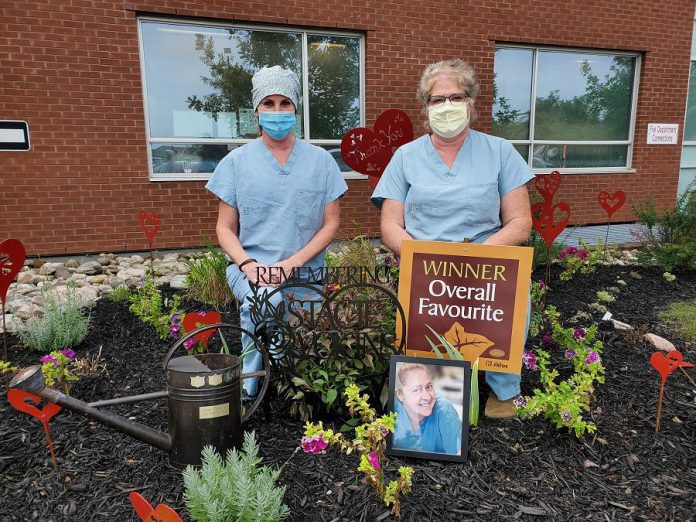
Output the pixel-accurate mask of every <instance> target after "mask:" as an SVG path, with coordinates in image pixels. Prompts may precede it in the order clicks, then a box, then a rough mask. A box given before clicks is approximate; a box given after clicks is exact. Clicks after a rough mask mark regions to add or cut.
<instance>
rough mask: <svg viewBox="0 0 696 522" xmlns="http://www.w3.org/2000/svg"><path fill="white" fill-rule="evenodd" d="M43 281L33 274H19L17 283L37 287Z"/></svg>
mask: <svg viewBox="0 0 696 522" xmlns="http://www.w3.org/2000/svg"><path fill="white" fill-rule="evenodd" d="M39 281H41V278H40V276H38V275H36V274H33V273H32V272H20V273H19V274H17V283H18V284H26V285H35V284H36V283H38V282H39Z"/></svg>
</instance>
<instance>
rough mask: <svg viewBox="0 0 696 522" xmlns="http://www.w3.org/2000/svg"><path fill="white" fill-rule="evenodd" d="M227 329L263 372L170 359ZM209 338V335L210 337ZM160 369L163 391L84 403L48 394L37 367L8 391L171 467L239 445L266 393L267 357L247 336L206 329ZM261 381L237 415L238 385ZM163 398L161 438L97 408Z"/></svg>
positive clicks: (219, 359)
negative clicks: (57, 409) (65, 412)
mask: <svg viewBox="0 0 696 522" xmlns="http://www.w3.org/2000/svg"><path fill="white" fill-rule="evenodd" d="M220 328H225V329H231V330H234V331H237V332H240V333H245V334H246V335H248V336H249V337H250V338H251V339H252V340H253V341H254V343H255V345H256V348H257V349H258V350H259V351H260V352H261V355H262V357H263V370H260V371H257V372H252V373H247V374H242V373H241V368H242V360H241V358H240V357H237V356H235V355H228V354H224V353H207V354H201V355H187V356H184V357H176V358H174V359H172V358H171V357H172V355H173V354H174V352H175V351H176V350H177V349H178V348H179V347H180V346H182V345H183V344H184V343H185V342H186V341H187V340H188V339H190V338H193V337H195V336H196V335H198V334H200V333H201V332H204V331H207V330H219V329H220ZM208 335H210V334H208ZM162 366H163V367H164V369H165V370H166V372H167V390H166V391H162V392H154V393H147V394H142V395H134V396H131V397H122V398H117V399H110V400H104V401H98V402H92V403H86V402H83V401H81V400H78V399H75V398H73V397H70V396H68V395H65V394H63V393H61V392H59V391H57V390H54V389H53V388H48V387H47V386H46V383H45V381H44V377H43V374H42V373H41V366H39V365H36V366H31V367H29V368H25V369H24V370H21V371H20V372H19V373H17V375H15V376H14V378H13V379H12V381H11V382H10V389H15V388H16V389H20V390H23V391H25V392H28V393H32V394H34V395H38V396H39V397H42V398H44V399H46V400H47V401H49V402H53V403H55V404H58V405H59V406H61V407H63V408H67V409H69V410H72V411H74V412H77V413H82V414H84V415H87V416H88V417H90V418H92V419H94V420H96V421H98V422H100V423H102V424H105V425H107V426H111V427H112V428H114V429H115V430H117V431H120V432H121V433H125V434H126V435H130V436H131V437H133V438H135V439H138V440H140V441H142V442H145V443H146V444H150V445H151V446H154V447H156V448H159V449H161V450H163V451H166V452H167V453H169V463H170V464H171V465H172V466H174V467H177V468H184V467H186V466H187V465H189V464H190V465H193V466H200V465H201V451H202V450H203V447H204V446H207V445H212V446H213V447H214V448H215V449H216V450H217V452H218V453H219V454H221V455H223V456H224V455H225V454H226V453H227V450H228V449H232V448H240V447H241V445H242V439H243V432H242V423H243V422H244V421H246V420H247V419H248V418H249V416H250V415H251V414H252V413H254V411H256V409H257V408H258V406H259V404H260V403H261V400H262V399H263V396H264V395H265V393H266V390H267V389H268V382H269V373H270V372H269V357H268V351H267V350H266V348H265V346H264V345H263V344H262V343H261V342H260V341H259V339H258V338H257V337H256V336H255V335H253V334H252V333H251V332H249V331H248V330H245V329H243V328H240V327H237V326H234V325H230V324H222V323H220V324H213V325H205V326H203V327H201V328H198V329H196V330H194V331H192V332H190V333H189V334H187V335H185V336H184V337H182V338H181V339H179V340H178V341H177V342H176V343H175V344H174V345H173V346H172V347H171V349H170V350H169V352H168V353H167V355H166V356H165V358H164V361H163V363H162ZM258 377H263V384H262V386H261V389H260V390H259V393H258V395H257V397H256V400H255V401H254V402H253V404H251V406H250V407H249V408H247V409H246V411H245V412H244V414H243V415H242V412H241V397H240V393H241V382H242V379H247V378H258ZM164 397H166V398H167V404H168V428H169V430H168V433H162V432H160V431H157V430H155V429H153V428H149V427H147V426H144V425H143V424H139V423H137V422H134V421H131V420H128V419H127V418H125V417H122V416H120V415H116V414H114V413H110V412H108V411H102V410H100V409H99V407H101V406H109V405H114V404H126V403H134V402H140V401H144V400H151V399H161V398H164Z"/></svg>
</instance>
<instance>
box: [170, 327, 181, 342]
mask: <svg viewBox="0 0 696 522" xmlns="http://www.w3.org/2000/svg"><path fill="white" fill-rule="evenodd" d="M180 334H181V326H179V325H178V324H172V325H171V326H170V327H169V335H171V336H172V337H173V338H174V339H176V338H177V337H179V335H180Z"/></svg>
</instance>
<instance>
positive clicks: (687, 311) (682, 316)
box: [660, 300, 696, 343]
mask: <svg viewBox="0 0 696 522" xmlns="http://www.w3.org/2000/svg"><path fill="white" fill-rule="evenodd" d="M660 319H661V320H663V321H665V322H667V323H669V324H671V325H672V326H673V327H674V329H675V330H676V331H677V332H678V333H679V335H681V336H683V337H684V338H685V339H687V340H688V341H690V342H692V343H696V300H694V301H691V302H690V303H689V302H684V303H670V305H669V307H668V308H667V310H665V311H663V312H660Z"/></svg>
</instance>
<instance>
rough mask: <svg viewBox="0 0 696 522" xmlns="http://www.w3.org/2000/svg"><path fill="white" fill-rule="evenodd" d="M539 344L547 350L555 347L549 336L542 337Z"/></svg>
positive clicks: (554, 342)
mask: <svg viewBox="0 0 696 522" xmlns="http://www.w3.org/2000/svg"><path fill="white" fill-rule="evenodd" d="M541 344H542V345H544V346H545V347H547V348H555V347H556V341H554V340H553V337H551V336H550V335H549V334H545V335H544V337H543V338H542V339H541Z"/></svg>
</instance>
